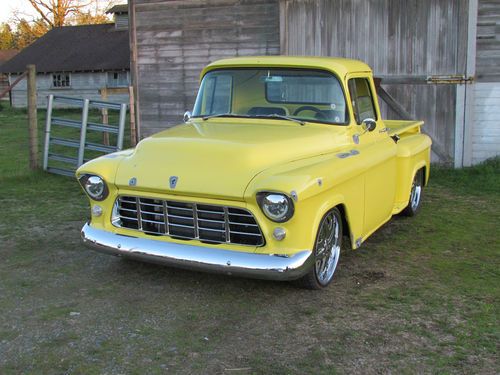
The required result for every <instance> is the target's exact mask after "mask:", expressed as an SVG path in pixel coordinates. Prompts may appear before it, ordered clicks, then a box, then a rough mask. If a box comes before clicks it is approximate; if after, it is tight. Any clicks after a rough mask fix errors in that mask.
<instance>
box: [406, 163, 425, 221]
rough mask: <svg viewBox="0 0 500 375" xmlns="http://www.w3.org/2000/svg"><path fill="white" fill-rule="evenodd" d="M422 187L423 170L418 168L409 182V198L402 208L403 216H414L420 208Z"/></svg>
mask: <svg viewBox="0 0 500 375" xmlns="http://www.w3.org/2000/svg"><path fill="white" fill-rule="evenodd" d="M423 189H424V170H423V169H419V170H418V171H417V173H415V177H414V178H413V182H412V184H411V190H410V199H409V200H408V205H407V206H406V207H405V209H404V210H403V215H405V216H415V215H416V214H417V212H418V209H419V208H420V202H421V201H422V191H423Z"/></svg>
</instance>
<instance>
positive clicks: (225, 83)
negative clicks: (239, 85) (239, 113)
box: [203, 74, 233, 115]
mask: <svg viewBox="0 0 500 375" xmlns="http://www.w3.org/2000/svg"><path fill="white" fill-rule="evenodd" d="M206 85H207V86H206V88H205V93H206V94H205V97H204V98H203V102H204V107H205V111H204V113H205V114H207V115H213V114H219V113H230V112H231V96H232V86H233V79H232V77H231V76H230V75H227V74H226V75H222V74H219V75H214V76H212V77H209V79H208V80H207V81H206Z"/></svg>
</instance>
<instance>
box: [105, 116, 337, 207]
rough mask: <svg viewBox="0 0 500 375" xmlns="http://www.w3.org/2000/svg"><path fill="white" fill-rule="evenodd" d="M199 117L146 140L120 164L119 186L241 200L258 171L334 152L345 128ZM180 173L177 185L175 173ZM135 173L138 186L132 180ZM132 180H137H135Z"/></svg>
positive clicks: (139, 189)
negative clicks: (172, 182)
mask: <svg viewBox="0 0 500 375" xmlns="http://www.w3.org/2000/svg"><path fill="white" fill-rule="evenodd" d="M272 122H273V123H271V121H269V122H266V123H262V121H260V122H257V121H251V120H241V122H240V121H239V120H238V122H235V121H234V119H232V120H231V121H228V120H227V119H211V120H208V121H201V120H199V121H198V120H196V121H192V122H190V123H188V124H184V125H179V126H176V127H174V128H171V129H169V130H166V131H163V132H161V133H158V134H156V135H154V136H152V137H150V138H146V139H144V140H143V141H141V142H140V143H139V144H138V145H137V147H136V150H135V152H134V153H133V154H132V155H130V156H127V157H125V158H124V159H123V161H122V162H121V163H120V165H119V167H118V171H117V174H116V180H115V184H116V185H117V186H118V188H120V187H122V188H127V189H132V190H138V191H151V192H158V193H168V194H177V195H188V196H204V197H219V198H224V199H235V200H240V199H242V198H243V195H244V193H245V189H246V187H247V186H248V184H249V182H250V181H251V180H252V178H253V177H254V176H256V175H257V174H258V173H260V172H262V171H263V170H265V169H267V168H269V167H272V166H275V165H277V164H280V163H286V162H289V161H293V160H298V159H303V158H307V157H310V156H314V155H319V154H322V153H328V152H333V151H335V150H337V149H339V148H340V147H342V146H343V143H345V140H346V136H345V134H346V128H344V127H338V126H333V125H323V124H306V125H305V126H300V125H299V124H296V123H289V122H284V121H272ZM172 176H175V177H177V184H176V186H175V188H173V187H172V188H171V186H170V182H169V181H170V178H171V177H172ZM132 178H135V179H136V184H135V186H130V183H129V181H130V180H131V179H132ZM132 185H133V184H132Z"/></svg>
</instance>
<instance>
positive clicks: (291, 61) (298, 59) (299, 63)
mask: <svg viewBox="0 0 500 375" xmlns="http://www.w3.org/2000/svg"><path fill="white" fill-rule="evenodd" d="M259 67H268V68H278V67H280V68H303V69H304V68H305V69H322V70H328V71H331V72H334V73H337V74H338V76H339V77H344V76H345V75H346V74H347V73H352V72H371V71H372V70H371V68H370V67H369V66H368V65H367V64H365V63H364V62H362V61H359V60H352V59H345V58H341V57H309V56H249V57H235V58H231V59H223V60H218V61H214V62H213V63H211V64H209V65H208V66H206V67H205V68H204V69H203V71H202V72H201V75H200V78H202V77H203V76H204V75H205V74H206V73H207V72H209V71H211V70H215V69H221V68H259Z"/></svg>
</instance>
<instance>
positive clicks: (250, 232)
mask: <svg viewBox="0 0 500 375" xmlns="http://www.w3.org/2000/svg"><path fill="white" fill-rule="evenodd" d="M113 216H114V218H113V225H115V226H118V227H122V228H128V229H135V230H139V231H141V232H144V233H146V234H149V235H156V236H169V237H172V238H176V239H184V240H193V239H197V240H199V241H202V242H205V243H212V244H218V243H231V244H238V245H249V246H262V245H264V236H263V235H262V232H261V231H260V228H259V226H258V224H257V222H256V221H255V218H254V217H253V215H252V214H251V213H250V212H249V211H247V210H245V209H242V208H235V207H227V206H216V205H209V204H201V203H187V202H177V201H170V200H162V199H153V198H143V197H133V196H120V197H118V198H117V200H116V203H115V212H114V215H113Z"/></svg>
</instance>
